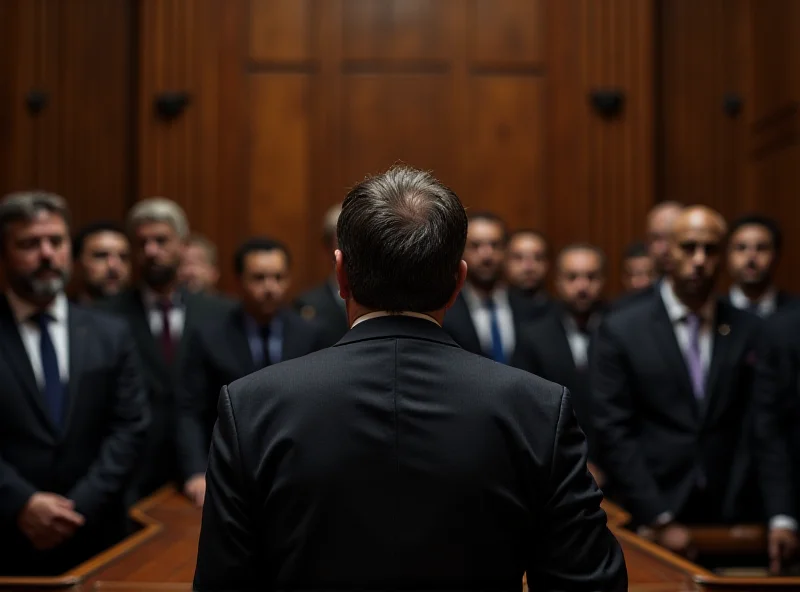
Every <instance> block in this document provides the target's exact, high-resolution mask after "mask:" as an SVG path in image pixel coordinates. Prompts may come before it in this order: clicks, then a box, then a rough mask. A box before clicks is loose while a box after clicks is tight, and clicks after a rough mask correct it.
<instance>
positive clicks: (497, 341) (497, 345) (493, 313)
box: [485, 298, 506, 364]
mask: <svg viewBox="0 0 800 592" xmlns="http://www.w3.org/2000/svg"><path fill="white" fill-rule="evenodd" d="M485 305H486V308H487V309H488V310H489V324H490V327H491V332H492V343H491V349H490V351H489V355H490V356H491V358H492V359H493V360H494V361H495V362H500V363H501V364H505V363H506V352H505V350H504V349H503V338H502V336H501V335H500V319H499V318H498V316H497V306H496V305H495V303H494V299H492V298H489V299H487V300H486V302H485Z"/></svg>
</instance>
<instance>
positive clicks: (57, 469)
mask: <svg viewBox="0 0 800 592" xmlns="http://www.w3.org/2000/svg"><path fill="white" fill-rule="evenodd" d="M68 217H69V216H68V212H67V207H66V202H65V201H64V199H63V198H61V197H59V196H56V195H53V194H49V193H42V192H24V193H15V194H11V195H8V196H6V197H5V198H4V199H3V200H2V202H0V259H2V264H3V269H4V271H5V277H6V280H7V290H6V293H5V295H3V296H0V384H2V385H3V387H2V396H0V548H2V552H0V574H1V575H26V576H44V575H56V574H59V573H62V572H64V571H67V570H68V569H70V568H71V567H73V566H75V565H77V564H78V563H80V562H82V561H84V560H86V559H88V558H89V557H91V556H92V555H95V554H96V553H99V552H100V551H102V550H104V549H105V548H106V547H109V546H111V545H112V544H114V543H115V542H117V541H118V540H119V539H120V538H121V537H122V536H124V533H125V525H126V512H125V507H124V504H123V493H124V489H125V485H126V482H127V481H128V479H129V478H130V476H131V474H132V472H133V470H134V468H135V464H136V462H137V459H138V457H139V454H140V451H141V445H142V444H143V440H144V435H145V432H146V428H147V423H148V412H147V399H146V397H145V393H144V389H143V387H142V384H141V380H140V373H139V366H138V362H137V359H136V354H135V351H134V348H133V346H132V343H131V338H130V334H129V332H128V329H127V327H126V326H125V323H123V322H121V321H119V320H118V319H115V318H112V317H110V316H108V315H106V314H104V313H101V312H100V311H97V310H93V309H89V308H84V307H83V306H81V305H78V304H72V303H69V302H68V301H67V298H66V295H65V294H64V286H65V284H66V283H67V281H68V278H69V274H70V263H71V248H70V240H69V223H68Z"/></svg>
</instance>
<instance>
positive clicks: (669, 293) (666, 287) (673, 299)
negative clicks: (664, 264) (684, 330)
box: [660, 279, 714, 324]
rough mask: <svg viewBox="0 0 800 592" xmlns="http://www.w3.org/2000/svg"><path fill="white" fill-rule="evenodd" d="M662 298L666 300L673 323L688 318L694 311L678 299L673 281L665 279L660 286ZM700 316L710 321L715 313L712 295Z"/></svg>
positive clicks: (702, 308) (701, 310) (665, 304)
mask: <svg viewBox="0 0 800 592" xmlns="http://www.w3.org/2000/svg"><path fill="white" fill-rule="evenodd" d="M660 292H661V299H662V300H663V301H664V306H665V307H666V308H667V315H668V316H669V319H670V321H672V323H673V324H674V323H679V322H681V321H683V320H685V319H686V317H688V316H689V314H690V313H691V312H692V311H691V310H689V307H688V306H686V305H685V304H684V303H683V302H681V301H680V300H679V299H678V295H677V294H675V290H674V289H673V287H672V281H671V280H669V279H665V280H664V281H663V282H661V286H660ZM699 313H700V316H701V317H702V318H703V320H704V321H705V322H710V321H711V319H712V317H713V315H714V298H713V297H711V298H709V299H708V301H707V302H706V303H705V304H704V305H703V306H702V307H701V308H700V311H699Z"/></svg>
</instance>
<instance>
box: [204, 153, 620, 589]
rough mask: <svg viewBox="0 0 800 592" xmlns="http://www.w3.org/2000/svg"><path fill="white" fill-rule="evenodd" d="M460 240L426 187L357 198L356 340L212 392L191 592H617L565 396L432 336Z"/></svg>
mask: <svg viewBox="0 0 800 592" xmlns="http://www.w3.org/2000/svg"><path fill="white" fill-rule="evenodd" d="M466 230H467V218H466V212H465V211H464V208H463V207H462V205H461V203H460V202H459V200H458V198H457V197H456V195H455V194H454V193H453V192H452V191H450V190H449V189H447V188H446V187H444V186H443V185H441V184H440V183H439V182H438V181H436V180H435V179H433V177H431V176H430V175H429V174H427V173H423V172H420V171H416V170H414V169H409V168H405V167H397V168H394V169H392V170H390V171H389V172H387V173H385V174H383V175H380V176H378V177H373V178H369V179H367V180H365V181H363V182H361V183H360V184H358V185H357V186H356V187H354V188H353V189H352V190H351V191H350V193H349V195H348V197H347V199H346V200H345V202H344V205H343V209H342V214H341V217H340V218H339V248H340V250H339V251H337V252H336V274H337V278H338V281H339V286H340V292H341V295H342V296H343V297H344V299H345V300H346V302H347V311H348V318H349V319H350V321H351V323H352V325H353V328H352V329H351V330H350V331H349V332H348V334H347V335H346V336H345V337H344V338H343V339H342V340H341V341H340V342H339V343H338V344H337V345H336V346H334V347H332V348H328V349H325V350H322V351H319V352H316V353H314V354H311V355H309V356H305V357H303V358H299V359H297V360H291V361H288V362H284V363H283V364H278V365H276V366H271V367H269V368H266V369H264V370H261V371H259V372H256V373H255V374H252V375H250V376H249V377H247V378H244V379H242V380H239V381H237V382H234V383H233V384H231V385H230V386H227V387H224V388H223V389H222V393H221V395H220V402H219V421H218V423H217V426H216V427H215V429H214V436H213V438H212V443H211V451H210V453H209V463H208V474H207V478H208V491H207V495H206V503H205V506H204V507H203V526H202V530H201V533H200V544H199V552H198V559H197V571H196V573H195V579H194V585H195V589H197V590H201V591H203V590H222V589H225V590H231V589H236V590H244V589H255V588H264V589H282V588H285V589H300V588H305V589H351V590H353V589H386V588H391V589H408V590H426V589H427V590H431V589H442V588H449V589H458V588H461V589H474V588H484V589H516V590H519V589H520V586H521V578H522V574H523V572H525V571H527V574H528V580H529V581H530V582H536V584H537V585H538V586H540V587H541V588H542V589H560V590H566V589H569V590H575V591H579V590H604V591H605V590H626V589H627V574H626V570H625V562H624V559H623V556H622V552H621V549H620V547H619V545H618V543H617V541H616V540H615V539H614V537H613V535H612V534H611V533H610V531H609V530H608V528H607V526H606V516H605V513H604V512H603V510H602V509H601V508H600V501H601V499H602V494H601V493H600V491H599V490H598V489H597V486H596V485H595V483H594V481H593V480H592V478H591V475H590V474H589V472H588V471H587V470H586V444H585V440H584V437H583V434H582V432H581V430H580V428H579V427H578V424H577V422H576V421H575V417H574V415H573V413H572V410H571V405H570V398H569V394H568V392H567V391H566V390H565V389H564V388H563V387H560V386H557V385H555V384H552V383H550V382H547V381H544V380H543V379H541V378H539V377H536V376H534V375H532V374H529V373H527V372H523V371H520V370H517V369H514V368H509V367H508V366H505V365H502V364H497V363H494V362H492V361H491V360H488V359H486V358H485V357H481V356H476V355H474V354H471V353H469V352H466V351H464V350H463V349H461V348H459V347H458V346H457V345H456V343H455V342H454V341H453V340H452V339H451V338H450V337H449V336H448V335H447V333H446V332H444V331H443V330H442V328H441V326H440V324H441V322H442V318H443V316H444V311H445V309H446V308H447V307H448V306H450V305H452V303H453V302H454V300H455V298H456V294H457V293H458V290H459V288H460V286H461V284H462V283H463V281H464V278H465V276H466V264H465V263H464V262H463V261H461V255H462V253H463V250H464V242H465V239H466Z"/></svg>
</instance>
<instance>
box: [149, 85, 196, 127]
mask: <svg viewBox="0 0 800 592" xmlns="http://www.w3.org/2000/svg"><path fill="white" fill-rule="evenodd" d="M188 104H189V93H187V92H183V91H177V92H163V93H160V94H159V95H157V96H156V101H155V108H156V114H157V115H158V116H159V117H160V118H161V119H163V120H165V121H171V120H173V119H175V118H176V117H178V116H179V115H180V114H181V113H183V110H184V109H186V106H187V105H188Z"/></svg>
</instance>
